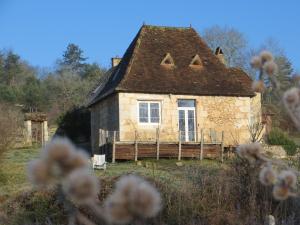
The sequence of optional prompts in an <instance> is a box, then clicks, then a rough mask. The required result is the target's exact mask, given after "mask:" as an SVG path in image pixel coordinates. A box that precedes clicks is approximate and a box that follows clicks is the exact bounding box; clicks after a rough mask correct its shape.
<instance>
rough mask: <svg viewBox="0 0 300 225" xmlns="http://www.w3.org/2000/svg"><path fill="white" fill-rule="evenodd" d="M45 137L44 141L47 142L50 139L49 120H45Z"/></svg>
mask: <svg viewBox="0 0 300 225" xmlns="http://www.w3.org/2000/svg"><path fill="white" fill-rule="evenodd" d="M43 136H44V137H43V139H44V142H47V141H48V140H49V133H48V122H47V121H44V122H43Z"/></svg>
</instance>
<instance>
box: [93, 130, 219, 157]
mask: <svg viewBox="0 0 300 225" xmlns="http://www.w3.org/2000/svg"><path fill="white" fill-rule="evenodd" d="M180 132H181V131H179V136H178V137H181V133H180ZM174 136H176V135H174ZM195 136H196V135H195ZM199 137H200V138H199V140H198V141H197V139H196V140H195V141H194V142H183V141H182V139H181V138H178V141H173V142H166V141H164V140H161V138H160V131H159V129H157V130H156V137H155V138H152V139H154V140H147V141H144V140H141V138H140V137H139V135H138V131H134V138H133V139H134V140H133V141H120V134H119V132H117V131H105V130H101V129H100V130H99V152H95V154H99V153H100V154H105V155H106V158H107V159H108V160H111V162H113V163H114V162H115V161H116V160H135V161H137V160H139V159H144V158H156V159H157V160H159V159H160V158H177V159H178V160H181V159H182V158H195V159H200V160H202V159H204V158H213V159H220V160H221V161H223V153H224V132H223V131H222V132H221V134H220V138H219V139H217V138H216V134H215V132H211V134H210V140H205V138H204V137H205V133H204V131H203V129H201V132H200V136H199Z"/></svg>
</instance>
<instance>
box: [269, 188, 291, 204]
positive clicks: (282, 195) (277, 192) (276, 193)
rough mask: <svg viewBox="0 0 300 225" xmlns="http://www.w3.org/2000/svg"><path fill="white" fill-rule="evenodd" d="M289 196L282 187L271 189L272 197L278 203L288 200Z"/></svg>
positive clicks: (286, 190)
mask: <svg viewBox="0 0 300 225" xmlns="http://www.w3.org/2000/svg"><path fill="white" fill-rule="evenodd" d="M289 196H290V190H289V188H288V187H284V186H282V185H275V186H274V187H273V197H274V198H275V199H276V200H278V201H283V200H286V199H288V197H289Z"/></svg>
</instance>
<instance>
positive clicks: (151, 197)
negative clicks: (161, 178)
mask: <svg viewBox="0 0 300 225" xmlns="http://www.w3.org/2000/svg"><path fill="white" fill-rule="evenodd" d="M130 203H131V204H130V205H131V210H132V211H133V212H134V213H135V214H137V215H138V216H140V217H143V218H150V217H154V216H155V215H156V214H157V213H158V212H159V211H160V209H161V197H160V194H159V193H158V191H157V190H156V189H155V188H154V187H153V186H152V185H150V184H149V183H148V182H146V181H144V182H142V183H140V184H139V185H138V186H137V187H136V189H135V191H132V192H131V194H130Z"/></svg>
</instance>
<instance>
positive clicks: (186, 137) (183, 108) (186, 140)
mask: <svg viewBox="0 0 300 225" xmlns="http://www.w3.org/2000/svg"><path fill="white" fill-rule="evenodd" d="M178 100H181V99H178ZM191 100H194V99H191ZM195 101H196V100H195ZM177 102H178V101H177ZM195 103H196V102H195ZM179 110H183V111H184V120H185V122H184V126H185V128H184V132H185V140H184V141H185V142H194V141H196V140H197V139H196V138H197V136H196V135H197V127H196V124H197V123H196V105H195V106H194V107H180V106H177V113H178V130H179V131H180V126H179ZM189 110H192V111H193V112H194V131H193V132H194V140H189V128H188V126H189V124H188V111H189ZM180 138H181V137H180Z"/></svg>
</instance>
